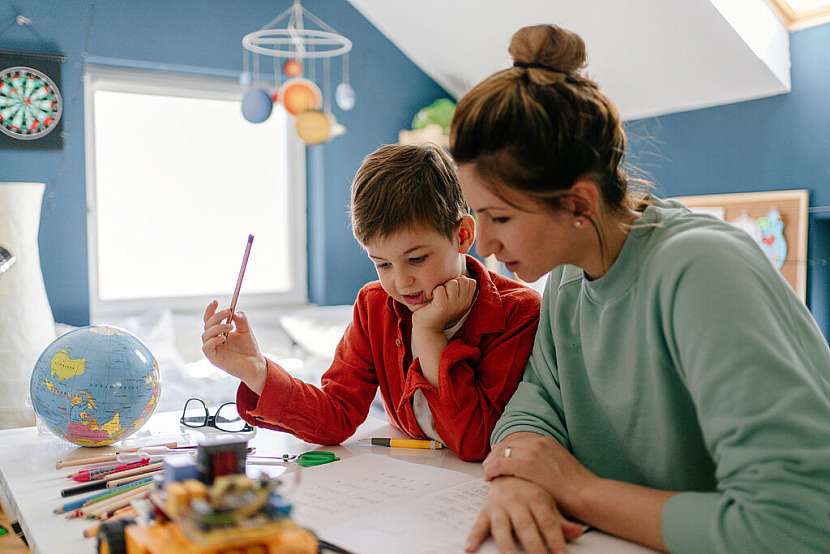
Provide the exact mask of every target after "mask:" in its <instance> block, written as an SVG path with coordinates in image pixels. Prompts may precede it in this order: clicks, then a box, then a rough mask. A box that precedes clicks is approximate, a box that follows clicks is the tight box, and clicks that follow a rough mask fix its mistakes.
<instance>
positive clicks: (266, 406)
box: [237, 358, 294, 424]
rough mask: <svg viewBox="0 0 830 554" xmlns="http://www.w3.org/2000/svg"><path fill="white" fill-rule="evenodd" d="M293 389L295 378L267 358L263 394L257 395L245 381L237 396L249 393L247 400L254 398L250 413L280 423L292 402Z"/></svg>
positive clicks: (255, 416)
mask: <svg viewBox="0 0 830 554" xmlns="http://www.w3.org/2000/svg"><path fill="white" fill-rule="evenodd" d="M293 389H294V379H293V378H292V377H291V376H290V375H288V373H286V372H285V370H284V369H282V368H281V367H280V366H278V365H277V364H275V363H274V362H272V361H271V360H269V359H267V358H266V375H265V386H264V387H263V388H262V394H261V395H257V394H256V393H255V392H253V391H252V390H251V389H249V388H248V387H247V385H245V384H244V383H243V384H242V385H240V387H239V393H238V394H237V397H240V396H243V395H245V394H249V395H250V397H247V396H245V400H246V401H249V402H250V400H253V402H250V405H252V406H253V409H251V410H249V411H248V414H249V415H250V416H251V417H253V418H254V419H256V420H259V421H264V422H266V423H275V424H278V423H279V420H280V417H281V416H282V413H283V410H284V409H285V407H286V406H288V405H289V404H290V403H291V402H290V399H291V393H292V391H293ZM243 391H247V393H245V392H243ZM249 398H250V399H249ZM237 404H238V401H237Z"/></svg>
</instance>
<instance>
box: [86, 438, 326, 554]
mask: <svg viewBox="0 0 830 554" xmlns="http://www.w3.org/2000/svg"><path fill="white" fill-rule="evenodd" d="M211 448H212V447H206V448H205V449H204V450H205V452H200V453H199V454H200V456H199V460H200V461H199V464H198V466H197V465H196V464H195V463H193V462H184V463H182V461H181V457H177V458H179V459H178V460H170V462H169V463H167V461H166V463H165V465H166V466H167V467H166V471H165V478H164V480H161V479H159V481H158V482H157V484H156V486H155V488H154V490H153V492H152V493H151V494H150V497H149V499H148V500H146V501H143V502H146V504H145V505H144V506H140V507H139V508H140V509H139V510H138V511H139V514H141V515H140V516H139V518H137V520H132V519H119V520H111V521H107V522H105V523H104V524H103V525H102V526H101V528H100V529H99V531H98V554H317V553H318V552H319V548H320V544H319V543H318V541H317V538H316V537H315V536H314V534H313V533H311V532H310V531H308V530H307V529H304V528H302V527H300V526H299V525H297V524H296V523H294V522H293V521H292V520H291V519H290V517H289V516H290V515H291V508H292V506H291V504H290V503H288V502H287V501H286V500H285V499H284V498H283V497H282V495H281V494H280V493H279V492H278V489H279V487H280V485H281V483H280V481H279V480H278V479H271V478H269V477H267V476H262V477H260V478H259V479H250V478H248V477H246V476H245V475H242V474H237V473H228V474H224V475H221V474H220V473H221V472H220V471H219V470H220V469H222V468H225V469H227V468H233V469H232V471H234V472H235V471H237V468H239V467H241V468H243V470H244V453H243V454H241V456H243V458H242V464H241V465H239V464H237V463H236V461H238V459H231V462H233V463H230V464H228V463H227V461H228V460H227V456H228V449H227V448H226V447H213V451H211ZM201 449H202V447H201V446H200V450H201ZM242 452H244V448H243V449H242ZM203 454H204V455H203ZM223 456H224V457H225V459H223V458H222V457H223ZM193 477H199V479H198V480H197V479H194V478H193ZM203 481H209V482H211V484H210V485H206V484H205V483H204V482H203Z"/></svg>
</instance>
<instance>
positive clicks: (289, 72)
mask: <svg viewBox="0 0 830 554" xmlns="http://www.w3.org/2000/svg"><path fill="white" fill-rule="evenodd" d="M282 72H283V73H285V75H286V77H299V76H300V75H302V73H303V65H302V64H301V63H300V62H298V61H297V60H288V61H287V62H285V64H283V66H282Z"/></svg>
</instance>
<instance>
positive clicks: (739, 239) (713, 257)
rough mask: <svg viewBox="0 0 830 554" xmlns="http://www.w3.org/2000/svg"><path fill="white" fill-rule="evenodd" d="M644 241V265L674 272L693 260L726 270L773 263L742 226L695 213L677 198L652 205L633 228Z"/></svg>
mask: <svg viewBox="0 0 830 554" xmlns="http://www.w3.org/2000/svg"><path fill="white" fill-rule="evenodd" d="M632 233H633V234H634V235H635V236H637V235H638V234H639V239H640V240H641V242H642V243H643V247H642V248H641V256H642V257H641V260H640V263H641V264H642V265H643V267H644V269H650V270H652V271H660V270H661V269H665V270H669V271H670V272H671V273H675V272H676V271H677V270H680V269H682V268H684V267H687V266H688V265H690V264H707V265H714V266H716V267H719V268H723V269H724V270H734V269H735V268H740V267H745V266H747V265H749V266H755V265H756V264H757V265H758V266H759V267H761V268H763V269H764V270H767V269H768V270H774V268H773V267H772V264H771V263H770V262H769V260H768V259H767V258H766V256H765V255H764V253H763V252H762V251H761V249H760V248H759V247H758V245H757V244H756V243H755V241H754V239H753V238H752V237H751V236H750V235H749V234H748V233H746V232H745V231H743V230H742V229H739V228H737V227H735V226H733V225H731V224H729V223H727V222H725V221H723V220H720V219H717V218H715V217H712V216H710V215H707V214H700V213H694V212H691V211H689V210H688V209H686V208H685V207H683V206H682V205H681V204H680V203H678V202H676V201H666V200H662V201H660V202H659V204H656V205H654V206H649V208H647V209H646V212H645V214H644V216H643V218H641V220H640V221H638V222H637V223H636V224H635V225H634V228H633V230H632Z"/></svg>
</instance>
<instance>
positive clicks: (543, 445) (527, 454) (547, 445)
mask: <svg viewBox="0 0 830 554" xmlns="http://www.w3.org/2000/svg"><path fill="white" fill-rule="evenodd" d="M483 465H484V478H485V479H487V480H491V479H495V478H497V477H500V476H514V477H520V478H522V479H525V480H527V481H530V482H532V483H536V484H537V485H539V486H540V487H542V488H543V489H544V490H546V491H547V492H548V493H549V494H550V495H551V496H553V498H554V499H555V500H556V503H557V505H558V506H560V507H561V508H562V509H563V510H565V512H567V513H569V514H571V515H577V516H578V515H579V514H580V513H581V510H580V502H581V500H582V499H583V497H584V496H585V492H586V491H587V490H588V489H589V488H590V487H591V486H592V485H594V484H596V483H597V482H598V481H599V478H598V477H597V476H596V475H594V474H593V473H591V472H590V471H589V470H588V469H587V468H586V467H585V466H583V465H582V464H581V463H580V462H579V460H577V459H576V458H575V457H574V456H573V455H572V454H571V453H570V452H568V451H567V450H566V449H565V448H564V447H563V446H562V445H561V444H559V442H557V441H556V440H555V439H552V438H550V437H544V436H542V435H537V434H536V433H526V432H522V433H515V434H512V435H510V436H508V437H507V438H506V439H505V440H503V441H502V442H500V443H498V444H497V445H495V446H494V447H493V450H492V451H491V452H490V455H489V456H487V459H486V460H484V464H483Z"/></svg>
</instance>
